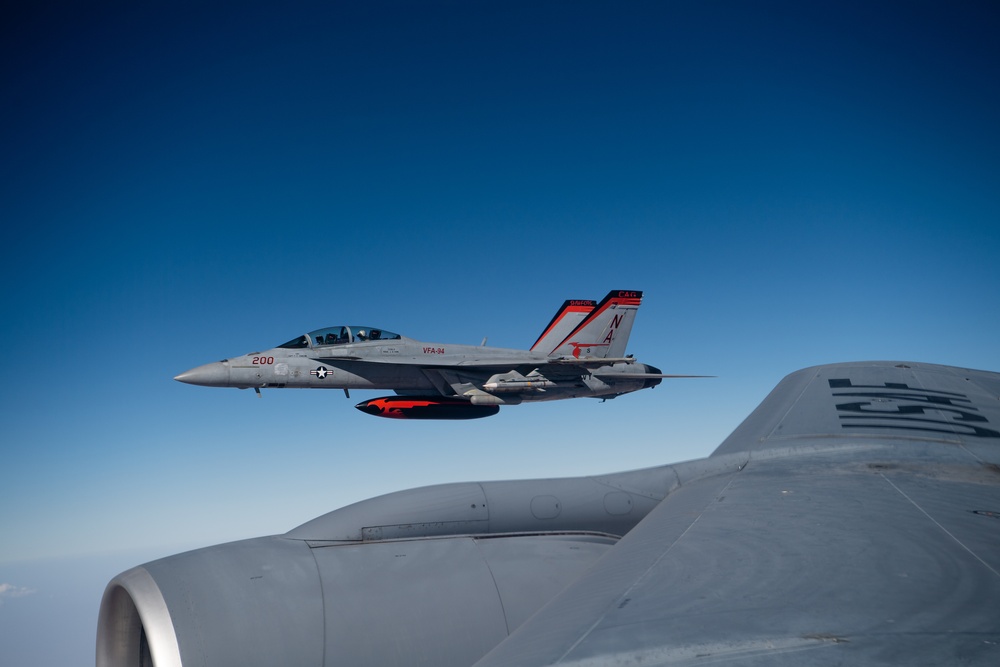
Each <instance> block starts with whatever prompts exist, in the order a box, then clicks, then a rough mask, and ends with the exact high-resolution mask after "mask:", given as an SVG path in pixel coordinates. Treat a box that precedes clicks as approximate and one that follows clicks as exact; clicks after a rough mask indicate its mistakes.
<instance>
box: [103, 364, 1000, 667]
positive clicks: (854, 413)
mask: <svg viewBox="0 0 1000 667" xmlns="http://www.w3.org/2000/svg"><path fill="white" fill-rule="evenodd" d="M567 437H570V436H567ZM574 437H577V438H579V437H580V436H579V435H578V436H574ZM555 445H556V446H562V445H560V444H559V443H555ZM96 655H97V665H98V667H139V666H148V665H155V667H223V666H226V665H239V666H240V667H273V666H274V665H282V666H283V667H334V666H336V665H352V667H376V666H377V667H403V666H406V667H410V666H413V665H427V666H434V667H470V666H473V667H501V666H502V667H511V666H513V667H544V666H547V665H562V666H574V667H584V666H586V667H594V666H598V665H642V666H644V667H649V666H652V665H706V664H707V665H757V666H762V665H768V666H776V667H793V666H794V667H798V666H800V665H983V666H987V665H988V666H990V667H994V666H995V665H998V664H1000V374H998V373H991V372H986V371H977V370H970V369H964V368H954V367H948V366H937V365H932V364H922V363H910V362H859V363H843V364H832V365H826V366H816V367H813V368H806V369H804V370H801V371H798V372H796V373H792V374H791V375H789V376H788V377H786V378H785V379H784V380H783V381H782V382H781V383H780V384H779V385H778V386H777V387H776V388H775V389H774V391H772V392H771V394H770V395H769V396H768V397H767V398H766V399H765V400H764V402H763V403H761V405H760V406H759V407H758V408H757V409H756V410H755V411H754V412H753V413H752V414H751V415H750V416H749V417H748V418H747V419H746V420H745V421H744V422H743V423H742V425H740V426H739V427H738V428H737V429H736V430H735V431H734V432H733V433H732V435H730V436H729V437H728V438H727V439H726V440H725V441H724V442H723V443H722V444H721V445H720V446H719V447H718V448H717V449H716V450H715V452H713V453H712V455H711V456H709V457H708V458H705V459H701V460H697V461H688V462H685V463H676V464H673V465H665V466H661V467H655V468H648V469H645V470H635V471H631V472H620V473H610V474H604V475H594V476H591V477H579V478H567V479H537V480H522V481H501V482H496V481H494V482H479V483H455V484H444V485H438V486H430V487H425V488H418V489H411V490H409V491H400V492H397V493H391V494H388V495H384V496H379V497H377V498H372V499H370V500H365V501H362V502H359V503H356V504H354V505H350V506H348V507H344V508H342V509H339V510H335V511H333V512H330V513H329V514H325V515H323V516H320V517H318V518H316V519H314V520H312V521H309V522H307V523H305V524H303V525H301V526H299V527H297V528H294V529H292V530H290V531H289V532H287V533H285V534H283V535H275V536H272V537H262V538H257V539H250V540H244V541H241V542H233V543H230V544H223V545H220V546H215V547H208V548H205V549H199V550H197V551H190V552H187V553H183V554H179V555H175V556H170V557H168V558H163V559H161V560H156V561H153V562H150V563H146V564H145V565H141V566H139V567H135V568H133V569H130V570H127V571H126V572H123V573H122V574H120V575H118V576H117V577H115V578H114V579H112V580H111V582H110V583H109V584H108V586H107V588H106V589H105V592H104V597H103V600H102V601H101V606H100V612H99V618H98V625H97V653H96Z"/></svg>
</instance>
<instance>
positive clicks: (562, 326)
mask: <svg viewBox="0 0 1000 667" xmlns="http://www.w3.org/2000/svg"><path fill="white" fill-rule="evenodd" d="M596 305H597V302H596V301H591V300H590V299H569V300H567V301H565V302H563V305H562V307H560V308H559V310H558V311H556V314H555V315H554V316H553V317H552V321H551V322H549V323H548V324H547V325H546V326H545V328H544V329H543V330H542V335H541V336H539V337H538V340H536V341H535V344H534V345H532V346H531V351H532V352H543V353H545V354H551V353H552V351H553V350H555V349H556V348H557V347H559V344H560V343H562V342H563V340H564V339H565V338H566V336H568V335H569V334H571V333H572V332H573V330H574V329H576V327H577V326H578V325H579V324H580V323H581V322H583V319H584V318H585V317H587V315H589V314H590V313H591V312H592V311H593V310H594V307H595V306H596Z"/></svg>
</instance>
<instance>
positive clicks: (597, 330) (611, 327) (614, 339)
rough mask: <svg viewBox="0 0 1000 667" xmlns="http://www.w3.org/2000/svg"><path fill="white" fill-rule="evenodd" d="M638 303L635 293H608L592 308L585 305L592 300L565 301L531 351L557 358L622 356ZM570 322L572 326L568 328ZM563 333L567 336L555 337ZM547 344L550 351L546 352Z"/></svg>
mask: <svg viewBox="0 0 1000 667" xmlns="http://www.w3.org/2000/svg"><path fill="white" fill-rule="evenodd" d="M641 303H642V292H641V291H639V290H612V291H611V292H609V293H608V295H607V296H606V297H604V299H603V300H602V301H601V302H600V303H599V304H597V305H596V306H593V307H591V306H590V305H589V304H593V301H590V302H580V301H567V302H566V303H564V304H563V307H562V309H560V311H559V312H558V313H557V314H556V316H555V317H554V318H553V320H552V322H551V323H550V324H549V326H548V328H546V330H545V332H544V333H543V334H542V336H541V337H540V338H539V339H538V341H537V342H536V343H535V344H534V345H533V346H532V348H531V349H532V350H535V351H539V352H546V353H547V354H549V356H557V357H562V356H573V357H576V358H586V357H596V358H599V359H604V358H609V357H610V358H620V357H624V356H625V346H626V344H627V343H628V337H629V334H631V333H632V323H633V322H634V321H635V314H636V311H637V310H639V305H640V304H641ZM571 304H578V305H576V306H575V307H574V306H572V305H571ZM573 323H576V326H575V327H573V328H572V329H570V325H571V324H573ZM566 331H568V333H566V334H565V335H563V336H562V337H561V338H559V337H558V336H559V335H560V334H562V333H563V332H566ZM553 343H554V345H553ZM550 345H552V347H551V349H549V350H546V349H545V348H546V347H549V346H550Z"/></svg>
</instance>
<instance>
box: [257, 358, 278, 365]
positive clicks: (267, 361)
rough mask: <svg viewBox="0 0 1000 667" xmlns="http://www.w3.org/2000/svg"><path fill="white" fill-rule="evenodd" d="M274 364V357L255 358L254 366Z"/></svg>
mask: <svg viewBox="0 0 1000 667" xmlns="http://www.w3.org/2000/svg"><path fill="white" fill-rule="evenodd" d="M273 363H274V357H254V358H253V365H254V366H263V365H265V364H273Z"/></svg>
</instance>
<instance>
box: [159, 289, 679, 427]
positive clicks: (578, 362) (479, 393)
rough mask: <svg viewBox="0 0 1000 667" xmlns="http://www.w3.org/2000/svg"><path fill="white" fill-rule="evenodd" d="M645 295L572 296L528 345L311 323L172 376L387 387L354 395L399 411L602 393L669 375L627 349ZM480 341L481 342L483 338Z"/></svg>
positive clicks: (455, 412) (199, 381)
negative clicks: (384, 392) (373, 394)
mask: <svg viewBox="0 0 1000 667" xmlns="http://www.w3.org/2000/svg"><path fill="white" fill-rule="evenodd" d="M641 302H642V292H640V291H638V290H612V291H611V292H609V293H608V295H607V296H606V297H604V299H603V300H602V301H601V302H600V303H596V302H594V301H590V300H568V301H566V302H565V303H563V305H562V306H561V307H560V308H559V310H558V311H557V312H556V314H555V316H554V317H553V318H552V320H551V321H550V322H549V324H548V325H547V326H546V327H545V329H544V330H543V331H542V334H541V335H540V336H539V337H538V339H537V340H536V341H535V344H534V345H532V346H531V349H530V350H515V349H503V348H494V347H486V346H485V344H484V345H480V346H474V345H456V344H451V343H425V342H421V341H417V340H413V339H412V338H407V337H405V336H401V335H399V334H397V333H393V332H391V331H387V330H385V329H381V328H378V327H369V326H351V325H349V326H334V327H326V328H323V329H317V330H316V331H312V332H310V333H307V334H303V335H301V336H299V337H298V338H294V339H292V340H290V341H288V342H287V343H283V344H282V345H279V346H278V347H275V348H272V349H270V350H265V351H263V352H251V353H249V354H245V355H243V356H240V357H233V358H232V359H225V360H223V361H217V362H214V363H210V364H205V365H204V366H199V367H197V368H193V369H191V370H189V371H187V372H185V373H181V374H180V375H178V376H177V377H175V378H174V379H175V380H178V381H179V382H186V383H188V384H196V385H202V386H207V387H237V388H239V389H248V388H253V389H254V390H256V391H257V392H258V393H260V390H261V389H263V388H265V387H267V388H290V387H295V388H308V389H343V390H344V393H345V394H346V395H347V396H348V397H349V396H350V393H349V391H350V390H351V389H391V390H393V391H395V392H396V394H397V395H396V396H383V397H380V398H373V399H369V400H366V401H362V402H361V403H358V404H357V405H356V406H355V407H357V408H358V409H359V410H361V411H362V412H365V413H368V414H370V415H375V416H377V417H389V418H395V419H477V418H480V417H488V416H490V415H494V414H496V413H497V412H499V410H500V406H501V405H517V404H518V403H522V402H524V401H551V400H556V399H563V398H578V397H582V396H586V397H593V398H601V399H608V398H614V397H616V396H620V395H622V394H627V393H629V392H633V391H638V390H639V389H648V388H651V387H655V386H656V385H658V384H659V383H660V381H661V380H662V379H663V378H670V377H696V376H683V375H665V374H663V373H661V372H660V370H659V369H658V368H655V367H653V366H649V365H647V364H641V363H639V362H637V361H636V360H635V359H634V358H633V357H632V356H625V345H626V343H627V342H628V337H629V333H630V332H631V331H632V323H633V321H634V320H635V315H636V311H637V310H638V309H639V304H640V303H641ZM484 343H485V341H484Z"/></svg>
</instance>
